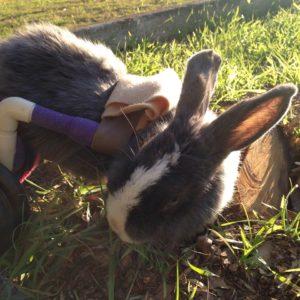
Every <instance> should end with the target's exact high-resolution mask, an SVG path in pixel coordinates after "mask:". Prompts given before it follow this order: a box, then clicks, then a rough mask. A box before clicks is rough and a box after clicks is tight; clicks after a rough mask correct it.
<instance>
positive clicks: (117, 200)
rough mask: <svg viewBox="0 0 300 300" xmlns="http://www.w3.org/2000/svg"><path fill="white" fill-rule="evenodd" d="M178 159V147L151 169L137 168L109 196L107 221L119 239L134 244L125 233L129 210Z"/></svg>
mask: <svg viewBox="0 0 300 300" xmlns="http://www.w3.org/2000/svg"><path fill="white" fill-rule="evenodd" d="M179 157H180V151H179V146H178V145H177V144H176V145H175V150H174V151H173V152H172V153H168V154H165V155H164V156H163V157H162V158H161V159H159V160H158V161H157V162H156V163H155V164H154V165H153V166H152V167H150V168H149V169H146V168H145V167H144V166H140V167H137V168H136V169H135V170H134V172H133V173H132V175H131V176H130V178H129V180H128V181H127V182H126V184H125V185H124V186H123V187H122V188H121V189H120V190H118V191H116V192H115V193H113V194H109V196H108V198H107V204H106V212H107V219H108V222H109V224H110V226H111V227H112V229H113V231H115V232H116V233H117V234H118V235H119V237H120V238H121V239H122V240H123V241H125V242H128V243H130V242H131V243H132V242H134V241H133V240H131V239H130V238H129V236H128V235H127V234H126V232H125V224H126V220H127V216H128V213H129V211H130V209H131V208H132V207H134V206H136V205H137V204H138V203H139V195H140V194H141V193H142V192H143V191H144V190H146V189H147V188H148V187H150V186H152V185H154V184H155V183H156V182H157V181H158V180H159V179H160V178H162V177H163V176H164V175H165V174H167V173H168V171H169V169H170V167H171V166H174V165H176V164H177V162H178V159H179Z"/></svg>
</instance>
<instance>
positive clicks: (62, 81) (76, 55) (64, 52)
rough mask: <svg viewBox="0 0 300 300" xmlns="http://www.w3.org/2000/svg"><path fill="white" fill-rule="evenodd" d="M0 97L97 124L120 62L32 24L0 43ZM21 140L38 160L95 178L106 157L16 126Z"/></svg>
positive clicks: (49, 28) (56, 31)
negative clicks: (41, 159) (38, 154)
mask: <svg viewBox="0 0 300 300" xmlns="http://www.w3.org/2000/svg"><path fill="white" fill-rule="evenodd" d="M0 70H1V72H0V99H3V98H6V97H10V96H19V97H23V98H25V99H28V100H30V101H33V102H36V103H38V104H40V105H42V106H44V107H47V108H51V109H54V110H56V111H59V112H62V113H66V114H69V115H73V116H80V117H84V118H89V119H91V120H95V121H100V116H101V114H102V112H103V109H104V105H105V103H106V101H107V99H108V97H109V95H110V93H111V91H112V89H113V87H114V85H115V84H116V82H117V80H118V78H119V76H120V75H122V74H123V73H124V72H125V66H124V64H123V63H122V62H121V61H120V60H119V59H117V58H116V57H115V56H114V55H113V54H112V52H111V51H110V50H109V49H108V48H106V47H104V46H103V45H101V44H98V45H95V44H91V43H90V42H84V41H83V40H79V39H77V38H76V37H75V36H74V35H73V34H72V33H70V32H69V31H67V30H64V29H61V28H59V27H56V26H53V25H46V24H43V25H33V26H29V27H28V28H27V29H26V30H25V31H24V32H22V33H19V34H17V35H15V36H14V37H12V38H9V39H7V40H4V41H1V42H0ZM19 131H20V133H21V135H22V137H23V138H24V139H26V141H27V142H28V143H29V144H30V145H31V146H32V147H33V148H34V149H36V150H37V151H38V152H40V154H41V155H42V157H44V158H48V159H50V160H54V161H57V162H59V163H61V164H63V165H67V166H68V167H69V169H72V170H73V171H74V170H75V171H77V173H78V172H79V174H81V175H85V176H87V177H93V178H96V175H97V172H98V171H99V169H103V168H104V169H106V165H107V164H106V163H107V162H108V163H109V162H110V159H111V158H109V157H106V156H102V155H99V154H97V153H94V152H92V151H91V150H90V149H81V147H80V146H79V145H78V144H77V143H75V142H73V141H71V140H70V139H68V138H66V137H65V136H61V135H59V134H57V133H54V132H51V131H49V130H45V129H43V128H37V127H34V126H33V125H32V124H30V125H25V124H23V126H20V129H19Z"/></svg>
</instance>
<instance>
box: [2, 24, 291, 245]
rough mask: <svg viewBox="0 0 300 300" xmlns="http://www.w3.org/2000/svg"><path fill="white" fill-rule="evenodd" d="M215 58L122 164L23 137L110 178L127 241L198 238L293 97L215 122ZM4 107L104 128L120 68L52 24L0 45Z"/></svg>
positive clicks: (52, 139)
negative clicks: (8, 101) (19, 101)
mask: <svg viewBox="0 0 300 300" xmlns="http://www.w3.org/2000/svg"><path fill="white" fill-rule="evenodd" d="M220 63H221V60H220V57H219V56H218V55H217V54H216V53H214V52H213V51H212V50H205V51H201V52H199V53H197V54H196V55H194V56H193V57H192V58H191V59H190V60H189V61H188V64H187V69H186V74H185V77H184V82H183V88H182V94H181V97H180V101H179V104H178V107H177V109H176V112H173V111H172V112H170V113H168V114H167V115H165V116H163V117H162V118H160V119H159V120H157V121H156V122H153V123H152V124H150V125H149V126H148V127H147V128H145V129H144V130H141V131H139V132H137V135H136V136H134V137H132V139H131V141H130V142H129V144H128V145H127V146H126V147H125V148H124V149H122V151H120V153H119V154H118V155H117V156H116V157H108V156H103V155H101V154H99V153H94V152H93V151H91V150H90V149H86V148H81V147H80V146H79V145H77V144H76V143H74V142H73V141H71V140H68V139H66V137H64V136H61V135H59V134H56V133H54V132H50V131H47V130H45V129H42V128H37V127H34V126H32V125H26V126H25V124H23V125H22V126H21V127H20V135H21V136H22V137H24V138H25V139H26V141H27V142H28V144H29V145H30V146H31V147H32V148H34V149H35V150H36V151H38V152H40V153H41V155H42V157H44V158H48V159H51V160H54V161H56V162H58V163H61V164H63V165H64V166H67V167H68V168H69V169H72V170H73V171H75V172H77V173H79V174H81V175H82V176H86V177H94V178H96V174H97V173H98V172H99V173H102V172H104V173H105V174H106V175H107V176H108V189H109V194H108V198H107V201H106V204H107V219H108V222H109V224H110V225H111V227H112V229H113V230H114V231H115V232H116V233H117V234H118V235H119V236H120V238H121V239H122V240H124V241H126V242H131V243H132V242H137V243H138V242H166V243H176V242H179V241H182V240H185V239H189V238H191V237H193V236H194V235H195V234H197V233H198V232H201V231H203V230H204V228H205V227H206V226H207V224H209V223H211V222H213V221H214V219H215V217H216V215H217V214H219V213H220V212H221V211H222V209H223V208H224V207H225V206H226V205H227V204H228V203H229V202H230V200H231V198H232V195H233V192H234V184H235V181H236V178H237V176H238V165H239V155H240V150H241V149H242V148H244V147H246V146H248V145H249V144H250V143H252V142H254V141H255V140H256V139H258V138H259V137H261V136H262V135H263V134H264V133H266V132H267V131H268V130H270V129H271V128H272V127H273V126H275V125H276V124H277V123H278V122H279V121H280V120H281V118H282V117H283V116H284V114H285V113H286V111H287V109H288V107H289V105H290V100H291V98H292V97H293V95H294V94H295V93H296V88H295V87H294V86H293V85H281V86H278V87H275V88H274V89H272V90H270V91H269V92H267V93H265V94H263V95H261V96H259V97H255V98H252V99H250V100H248V101H242V102H239V103H238V104H236V105H235V106H233V107H232V108H231V109H229V110H228V111H226V112H225V113H223V114H221V115H220V116H219V117H217V116H216V115H214V114H213V113H212V112H210V111H209V110H208V105H209V101H210V98H211V96H212V94H213V90H214V87H215V83H216V80H217V72H218V69H219V66H220ZM0 70H1V72H0V99H2V98H5V97H8V96H20V97H24V98H26V99H29V100H31V101H35V102H36V103H38V104H40V105H42V106H45V107H48V108H51V109H54V110H56V111H60V112H63V113H66V114H69V115H75V116H80V117H84V118H89V119H91V120H95V121H100V116H101V114H102V112H103V109H104V105H105V103H106V101H107V99H108V97H109V95H110V93H111V91H112V90H113V88H114V86H115V84H116V83H117V81H118V79H119V78H120V77H121V76H122V75H123V74H124V73H126V69H125V66H124V64H123V63H122V62H121V61H120V60H119V59H118V58H116V57H115V56H114V55H113V53H112V52H111V51H110V50H109V49H107V48H106V47H104V46H103V45H101V44H92V43H91V42H88V41H84V40H81V39H78V38H76V37H75V36H74V35H73V34H71V33H70V32H68V31H66V30H63V29H60V28H58V27H55V26H52V25H36V26H31V27H29V28H28V29H27V30H26V31H25V32H23V33H21V34H18V35H16V36H14V37H12V38H10V39H8V40H6V41H2V42H1V43H0Z"/></svg>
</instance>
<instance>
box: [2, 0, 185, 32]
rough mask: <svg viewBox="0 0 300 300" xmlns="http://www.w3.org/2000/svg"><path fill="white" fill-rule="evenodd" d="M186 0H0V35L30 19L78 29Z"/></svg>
mask: <svg viewBox="0 0 300 300" xmlns="http://www.w3.org/2000/svg"><path fill="white" fill-rule="evenodd" d="M185 2H187V0H166V1H164V0H122V1H118V0H109V1H108V0H102V1H99V0H72V1H70V0H29V1H28V0H0V7H1V9H0V37H4V36H7V35H9V34H10V33H12V32H14V31H15V30H16V29H18V28H19V27H20V26H22V25H24V24H26V23H28V22H30V23H32V22H41V21H43V22H51V23H54V24H56V25H60V26H68V27H69V28H77V27H79V26H83V25H89V24H94V23H97V22H98V23H99V22H103V21H111V20H112V19H115V18H119V17H124V16H128V15H132V14H138V13H143V12H147V11H153V10H157V9H160V8H162V7H169V6H171V5H176V4H183V3H185Z"/></svg>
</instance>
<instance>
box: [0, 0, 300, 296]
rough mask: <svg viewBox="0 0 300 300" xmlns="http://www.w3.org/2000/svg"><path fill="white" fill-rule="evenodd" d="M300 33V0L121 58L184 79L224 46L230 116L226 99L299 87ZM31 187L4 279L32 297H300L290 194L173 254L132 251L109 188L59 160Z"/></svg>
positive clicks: (223, 222)
mask: <svg viewBox="0 0 300 300" xmlns="http://www.w3.org/2000/svg"><path fill="white" fill-rule="evenodd" d="M2 2H3V1H2ZM32 2H34V1H32ZM61 2H62V1H60V3H61ZM87 2H88V3H90V2H91V1H87ZM4 3H6V6H5V10H4V12H5V11H7V12H8V11H9V8H8V7H9V4H8V3H14V2H8V1H6V2H4ZM18 3H25V2H22V1H19V2H18ZM36 3H38V2H36ZM43 3H45V5H46V4H49V3H50V2H49V3H47V2H43ZM57 3H58V2H55V1H53V2H51V5H53V7H54V6H55V5H57ZM70 3H71V2H70ZM72 3H73V2H72ZM74 3H75V1H74ZM80 3H81V2H80ZM101 3H102V2H99V5H100V4H101ZM82 5H83V2H82ZM51 7H52V6H51ZM62 7H63V6H61V8H60V11H61V10H62ZM28 9H29V8H28ZM31 10H32V9H31ZM32 11H34V10H32ZM79 12H80V15H82V16H83V17H82V18H84V15H85V13H83V12H82V11H81V10H80V11H79ZM7 14H9V13H7ZM78 18H79V17H78ZM89 20H91V21H93V19H89ZM2 21H3V19H2ZM54 21H57V20H56V19H54ZM18 22H19V21H16V24H15V25H16V26H18V25H19V24H20V23H18ZM22 22H23V21H22ZM88 22H89V21H88ZM57 23H59V22H58V21H57ZM61 24H63V23H61ZM68 24H72V23H71V22H69V23H68ZM9 31H10V29H5V28H4V29H3V31H2V32H6V33H8V32H9ZM299 37H300V1H295V4H294V6H293V7H292V8H291V9H290V10H282V11H279V12H278V13H277V14H276V15H274V16H268V17H267V18H266V19H265V20H252V21H246V20H244V19H243V17H242V16H240V15H239V14H238V12H237V13H235V12H232V13H231V14H229V15H228V17H227V18H226V19H221V20H216V19H210V21H209V23H208V24H207V25H206V26H205V27H204V28H202V29H197V30H195V32H194V33H192V34H190V35H188V36H185V37H183V39H182V40H174V41H172V42H168V43H151V42H149V41H147V40H144V41H142V42H141V43H139V44H138V45H137V46H136V47H135V48H134V49H127V51H126V50H125V51H122V52H118V55H119V56H120V57H121V59H123V61H124V62H125V63H126V65H127V67H128V70H129V71H130V72H132V73H136V74H141V75H150V74H154V73H156V72H158V71H160V70H161V69H163V68H166V67H172V68H174V69H175V70H176V71H177V72H178V73H179V74H180V75H182V74H183V71H184V67H185V62H186V59H187V58H188V57H189V56H190V55H192V54H193V53H195V52H196V51H199V50H201V49H204V48H213V49H215V50H216V51H217V52H218V53H219V54H220V55H221V56H222V58H223V64H222V68H221V71H220V75H219V80H218V87H217V89H216V92H215V95H214V97H213V108H214V109H216V110H222V109H223V105H224V103H225V104H226V102H229V103H230V102H234V101H237V100H240V99H242V98H244V97H246V96H247V95H249V94H255V93H258V92H262V91H264V90H266V89H268V88H270V87H272V86H274V85H276V84H279V83H284V82H293V83H295V84H296V85H298V86H299V85H300V72H299V67H300V50H299V49H300V39H299ZM31 181H32V183H30V182H28V183H27V188H28V191H29V193H30V195H31V200H32V206H33V208H34V212H33V214H32V216H31V218H30V220H29V221H28V223H27V224H26V226H25V228H24V230H23V232H22V235H21V238H20V239H18V240H16V241H15V244H14V247H13V249H11V250H10V251H8V252H7V253H6V254H5V255H3V256H2V257H1V258H0V268H1V270H2V273H4V274H5V275H6V276H8V277H9V278H10V279H11V280H12V282H13V285H14V286H16V287H18V288H20V290H21V291H22V292H23V293H25V294H26V295H28V296H29V297H30V299H107V298H108V299H111V300H112V299H144V298H142V295H146V296H145V297H150V296H152V297H157V298H158V299H164V298H167V299H174V298H175V299H207V297H208V296H209V295H210V296H212V293H214V294H215V295H217V296H218V297H220V298H221V299H231V298H232V297H234V296H235V297H238V298H240V299H246V297H248V298H247V299H271V298H273V299H295V298H296V297H298V296H300V277H299V273H300V272H299V253H300V246H299V243H300V230H299V226H300V214H293V213H291V212H289V211H288V210H287V208H286V198H285V197H283V200H282V206H281V209H280V211H279V212H278V214H277V215H275V216H274V217H272V218H270V219H267V220H265V219H261V218H259V217H255V216H254V217H251V218H250V217H249V216H248V215H247V214H246V213H241V214H239V215H237V214H236V212H234V213H231V212H229V213H227V214H224V216H223V218H221V219H220V220H219V223H218V224H217V225H216V226H214V227H212V228H211V230H210V232H209V234H208V238H209V239H210V240H211V244H209V243H208V245H205V243H204V245H203V243H202V244H201V243H198V242H197V243H196V244H195V245H191V246H188V247H186V248H181V249H179V251H177V252H176V253H168V252H167V251H162V250H161V249H156V248H153V247H151V246H149V245H138V246H127V245H124V244H123V243H121V242H120V241H119V240H118V238H117V237H116V236H115V235H114V234H112V233H111V232H110V230H109V229H108V228H107V224H106V222H105V220H104V218H103V210H104V206H103V200H102V193H101V192H100V191H101V189H104V190H105V186H103V187H102V188H100V187H95V186H89V184H88V183H86V182H84V181H83V180H81V179H80V178H79V179H78V178H74V177H72V176H71V175H68V174H65V173H63V172H62V171H61V170H60V169H59V168H57V167H56V166H54V165H51V164H46V165H43V166H41V168H40V169H39V170H38V171H37V172H36V174H34V176H33V177H32V178H31ZM99 211H100V213H99ZM224 218H226V219H224ZM207 248H209V249H210V250H209V251H208V252H209V253H210V254H208V253H207ZM274 251H275V252H274ZM211 252H212V253H213V254H211ZM270 255H271V256H270ZM139 295H140V296H141V297H140V298H138V296H139ZM249 297H252V298H249ZM8 299H9V297H8ZM11 299H13V298H11ZM146 299H148V298H146Z"/></svg>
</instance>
